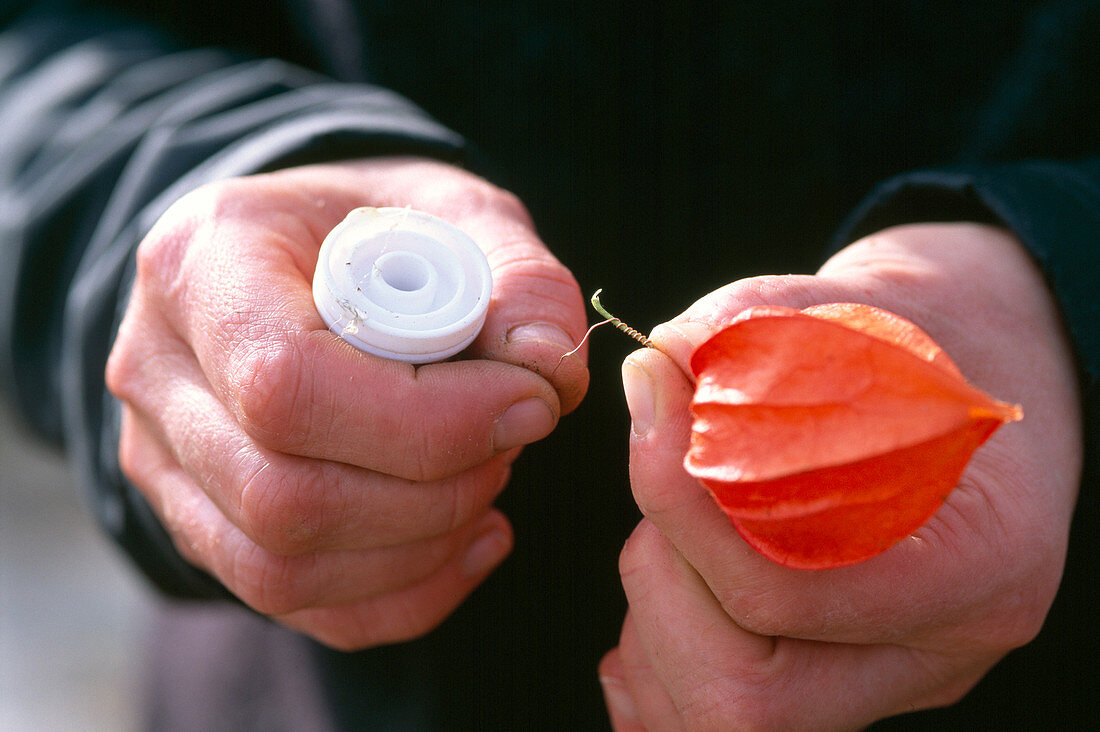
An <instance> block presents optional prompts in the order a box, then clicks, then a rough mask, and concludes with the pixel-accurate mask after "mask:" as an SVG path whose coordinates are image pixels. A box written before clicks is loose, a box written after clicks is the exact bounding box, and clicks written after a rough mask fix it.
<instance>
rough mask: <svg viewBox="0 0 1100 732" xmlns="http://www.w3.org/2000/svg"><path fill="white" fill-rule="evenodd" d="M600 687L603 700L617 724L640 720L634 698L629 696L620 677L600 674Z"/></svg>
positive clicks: (634, 722) (636, 722)
mask: <svg viewBox="0 0 1100 732" xmlns="http://www.w3.org/2000/svg"><path fill="white" fill-rule="evenodd" d="M600 687H601V688H602V689H603V698H604V702H605V703H606V704H607V710H608V711H609V712H610V713H611V719H612V721H614V722H615V723H616V724H617V725H619V726H621V725H623V724H624V723H626V724H638V723H639V722H640V721H641V720H640V719H639V718H638V710H637V709H636V708H635V706H634V700H633V699H632V698H631V697H630V692H629V691H627V690H626V684H624V683H623V681H622V679H616V678H612V677H610V676H601V677H600Z"/></svg>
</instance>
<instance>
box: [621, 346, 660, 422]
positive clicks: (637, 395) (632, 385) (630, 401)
mask: <svg viewBox="0 0 1100 732" xmlns="http://www.w3.org/2000/svg"><path fill="white" fill-rule="evenodd" d="M622 371H623V392H624V393H625V394H626V408H627V409H628V410H629V411H630V422H631V427H630V428H631V430H632V431H633V432H634V434H635V435H636V436H637V437H645V436H646V434H647V433H648V432H649V428H650V427H651V426H652V425H653V414H654V409H655V405H654V402H653V383H652V382H651V381H650V380H649V374H647V373H646V372H645V370H644V369H642V367H640V366H637V365H635V364H634V362H633V361H632V360H631V358H630V357H627V359H626V360H625V361H623V369H622Z"/></svg>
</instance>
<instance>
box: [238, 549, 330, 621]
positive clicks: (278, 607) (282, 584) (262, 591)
mask: <svg viewBox="0 0 1100 732" xmlns="http://www.w3.org/2000/svg"><path fill="white" fill-rule="evenodd" d="M305 560H306V561H307V562H308V558H305ZM302 565H303V559H302V558H296V557H282V556H278V555H276V554H272V553H271V552H269V551H267V550H266V549H264V548H263V547H260V546H258V545H256V544H251V545H249V546H246V547H242V548H241V549H239V550H238V551H237V552H236V554H235V555H234V557H233V561H232V566H231V567H230V569H229V571H228V574H229V576H228V578H227V581H226V586H227V587H229V589H230V590H232V591H233V593H234V594H236V595H237V597H239V598H240V599H241V601H242V602H244V603H245V604H246V605H248V606H249V607H251V608H252V609H253V610H255V611H256V612H258V613H261V614H263V615H285V614H288V613H292V612H295V611H297V610H301V609H302V608H304V607H308V606H309V604H310V603H311V601H312V598H311V597H310V596H309V593H308V592H307V591H306V590H305V589H303V586H302V578H303V577H305V576H307V575H308V566H306V567H303V566H302Z"/></svg>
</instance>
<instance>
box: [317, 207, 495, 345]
mask: <svg viewBox="0 0 1100 732" xmlns="http://www.w3.org/2000/svg"><path fill="white" fill-rule="evenodd" d="M492 291H493V276H492V273H491V271H490V270H489V262H488V261H487V260H486V259H485V255H484V254H483V253H482V251H481V250H480V249H479V248H478V246H477V244H475V243H474V241H473V239H471V238H470V237H469V236H467V235H466V234H465V233H464V232H462V231H461V230H460V229H458V228H456V227H455V226H453V225H451V224H449V223H447V222H446V221H444V220H442V219H439V218H436V217H435V216H432V215H430V214H426V213H423V212H421V211H414V210H412V209H408V208H357V209H355V210H353V211H352V212H351V213H349V214H348V215H347V218H345V219H344V220H343V221H342V222H340V224H338V225H337V226H336V228H334V229H333V230H332V231H331V232H329V234H328V236H327V237H325V241H324V243H323V244H322V245H321V251H320V254H319V256H318V260H317V269H316V271H315V272H314V275H313V300H314V302H315V303H316V305H317V311H318V312H319V313H320V314H321V318H322V319H324V321H325V323H326V324H327V325H328V327H329V328H331V329H332V331H333V332H334V333H336V334H337V335H339V336H340V337H341V338H343V339H344V340H345V341H347V342H348V343H350V344H351V345H353V346H355V347H356V348H358V349H359V350H361V351H366V352H367V353H373V354H375V355H377V356H384V357H385V358H392V359H396V360H399V361H407V362H409V363H430V362H432V361H441V360H443V359H445V358H448V357H450V356H453V355H454V354H456V353H458V352H459V351H461V350H462V349H464V348H466V346H468V345H470V343H472V342H473V340H474V338H476V337H477V334H478V333H479V332H480V331H481V326H482V325H484V323H485V314H486V311H487V310H488V307H489V296H490V295H491V294H492Z"/></svg>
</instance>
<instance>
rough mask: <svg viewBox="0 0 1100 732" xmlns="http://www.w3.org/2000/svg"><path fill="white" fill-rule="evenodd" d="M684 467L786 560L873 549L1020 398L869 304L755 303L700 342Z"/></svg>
mask: <svg viewBox="0 0 1100 732" xmlns="http://www.w3.org/2000/svg"><path fill="white" fill-rule="evenodd" d="M691 369H692V372H693V373H694V374H695V377H696V388H695V397H694V399H693V400H692V405H691V408H692V413H693V415H694V423H693V425H692V435H691V448H690V449H689V450H688V453H687V456H686V457H685V459H684V465H685V467H686V469H687V471H688V472H689V473H690V474H691V475H693V476H694V477H696V478H697V479H699V480H700V481H701V482H702V483H703V485H705V486H706V487H707V488H708V489H709V490H710V492H711V493H712V494H713V495H714V497H715V499H716V500H717V502H718V505H719V506H721V508H722V510H723V511H725V513H726V514H727V515H728V516H729V517H730V520H731V521H732V522H733V525H734V526H735V527H736V528H737V531H738V532H739V533H740V534H741V536H742V537H744V539H745V540H746V541H747V542H748V543H749V544H750V545H752V546H753V547H754V548H755V549H756V550H757V551H759V552H761V553H762V554H764V555H765V556H767V557H769V558H771V559H773V560H775V561H777V562H779V563H781V564H784V565H787V566H790V567H797V568H801V569H824V568H828V567H839V566H844V565H847V564H853V563H855V562H859V561H862V560H864V559H868V558H870V557H872V556H874V555H876V554H878V553H880V552H882V551H885V550H886V549H888V548H889V547H890V546H892V545H893V544H895V543H897V542H898V541H899V540H901V539H902V538H904V537H906V536H909V535H910V534H912V533H913V532H914V531H915V530H916V529H917V528H918V527H920V526H921V525H922V524H923V523H925V522H926V521H927V520H928V519H929V518H930V517H931V516H932V514H933V513H935V511H936V509H937V508H939V506H940V505H941V504H942V503H943V501H944V499H946V497H947V495H948V494H949V493H950V492H951V490H952V489H953V488H954V487H955V485H956V484H957V483H958V480H959V477H960V476H961V475H962V472H963V470H964V469H965V467H966V465H967V463H968V462H969V460H970V457H971V455H972V454H973V452H974V451H975V450H976V449H977V448H978V447H979V446H980V445H981V444H982V443H983V442H985V440H987V439H988V438H989V436H990V435H991V434H993V432H994V430H996V429H997V428H998V427H999V426H1001V425H1002V424H1004V423H1005V422H1011V421H1015V420H1018V419H1020V418H1021V417H1022V416H1023V415H1022V411H1021V410H1020V408H1019V407H1018V406H1013V405H1010V404H1005V403H1003V402H999V401H997V400H995V399H992V398H991V397H989V396H988V395H986V394H985V393H984V392H982V391H981V390H979V389H976V388H975V387H973V386H971V385H969V384H968V383H967V382H966V380H965V379H964V378H963V376H962V374H961V373H960V371H959V369H958V367H956V366H955V364H954V363H953V362H952V361H951V359H950V358H949V357H948V356H947V354H946V353H944V351H943V350H942V349H941V348H940V347H939V346H938V345H936V343H935V342H934V341H933V340H932V339H931V338H930V337H929V336H928V335H927V334H925V333H924V332H923V331H922V330H920V329H919V328H917V327H916V326H915V325H913V324H912V323H910V322H909V321H907V320H905V319H904V318H901V317H900V316H897V315H894V314H893V313H890V312H887V311H885V310H880V309H878V308H874V307H871V306H868V305H858V304H852V303H834V304H829V305H818V306H815V307H812V308H807V309H805V310H794V309H792V308H783V307H758V308H752V309H750V310H747V311H746V312H744V313H742V314H741V315H740V316H738V317H737V319H736V320H735V321H734V322H732V323H731V324H730V325H728V326H726V327H725V328H723V329H722V330H721V331H719V332H718V333H716V334H715V335H714V336H712V337H711V338H710V339H709V340H707V341H706V342H705V343H703V344H702V345H701V346H699V348H697V349H696V350H695V352H694V353H693V354H692V358H691Z"/></svg>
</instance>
